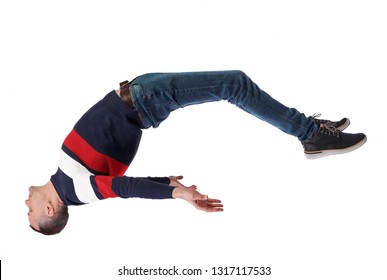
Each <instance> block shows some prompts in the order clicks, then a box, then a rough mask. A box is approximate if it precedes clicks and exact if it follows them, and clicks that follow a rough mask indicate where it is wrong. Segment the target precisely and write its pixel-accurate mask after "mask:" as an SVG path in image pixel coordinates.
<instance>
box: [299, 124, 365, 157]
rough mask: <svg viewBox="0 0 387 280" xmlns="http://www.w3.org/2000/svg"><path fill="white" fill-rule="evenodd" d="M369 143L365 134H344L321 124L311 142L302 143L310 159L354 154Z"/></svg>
mask: <svg viewBox="0 0 387 280" xmlns="http://www.w3.org/2000/svg"><path fill="white" fill-rule="evenodd" d="M366 141H367V137H366V135H365V134H363V133H356V134H351V133H344V132H341V131H340V130H338V129H337V128H336V127H334V126H333V125H331V124H330V123H325V124H320V127H319V129H318V131H317V133H316V134H315V135H314V136H313V137H312V139H310V140H309V141H305V142H302V145H303V146H304V153H305V156H306V157H307V158H308V159H315V158H320V157H324V156H329V155H336V154H344V153H348V152H352V151H354V150H356V149H357V148H359V147H361V146H362V145H363V144H364V143H365V142H366Z"/></svg>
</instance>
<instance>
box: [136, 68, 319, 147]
mask: <svg viewBox="0 0 387 280" xmlns="http://www.w3.org/2000/svg"><path fill="white" fill-rule="evenodd" d="M131 90H132V98H133V103H134V107H135V109H136V110H137V111H138V113H139V115H140V117H141V119H142V122H143V126H144V127H143V128H149V127H151V126H152V127H154V128H156V127H158V126H159V125H160V123H161V122H162V121H164V120H165V119H166V118H167V117H168V116H169V114H170V113H171V112H172V111H174V110H176V109H179V108H183V107H186V106H189V105H196V104H201V103H206V102H213V101H221V100H227V101H228V102H230V103H232V104H234V105H236V106H237V107H239V108H240V109H242V110H244V111H246V112H248V113H250V114H252V115H253V116H255V117H257V118H259V119H261V120H263V121H266V122H268V123H270V124H272V125H273V126H275V127H277V128H279V129H281V130H282V131H283V132H285V133H288V134H290V135H293V136H295V137H297V138H298V139H299V140H300V141H306V140H309V139H310V138H311V137H312V135H313V134H314V133H315V132H316V131H317V129H318V126H317V125H316V124H315V122H314V120H313V119H312V118H310V117H306V116H305V115H304V114H302V113H300V112H299V111H297V110H296V109H294V108H288V107H286V106H284V105H282V104H281V103H280V102H278V101H277V100H275V99H273V98H272V97H271V96H270V95H269V94H267V93H266V92H265V91H263V90H261V89H260V88H259V87H258V86H257V85H256V84H255V83H254V82H253V81H252V80H251V79H250V78H249V77H248V76H247V75H246V74H244V73H243V72H241V71H215V72H187V73H150V74H145V75H142V76H139V77H137V78H135V79H134V80H133V81H132V82H131Z"/></svg>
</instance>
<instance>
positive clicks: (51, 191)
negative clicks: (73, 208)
mask: <svg viewBox="0 0 387 280" xmlns="http://www.w3.org/2000/svg"><path fill="white" fill-rule="evenodd" d="M42 187H43V188H44V189H45V192H46V194H47V196H48V198H49V199H50V200H51V201H55V202H56V201H57V202H59V203H63V201H62V200H61V199H60V197H59V195H58V193H57V191H56V189H55V187H54V185H53V184H52V182H51V180H50V181H48V182H47V183H46V184H45V185H44V186H42Z"/></svg>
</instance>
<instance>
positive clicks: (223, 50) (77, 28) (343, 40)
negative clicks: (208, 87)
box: [0, 0, 387, 280]
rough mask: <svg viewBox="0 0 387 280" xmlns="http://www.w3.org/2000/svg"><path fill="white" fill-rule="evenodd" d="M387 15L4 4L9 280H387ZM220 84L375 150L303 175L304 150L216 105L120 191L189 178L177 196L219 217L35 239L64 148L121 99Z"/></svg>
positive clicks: (174, 213)
mask: <svg viewBox="0 0 387 280" xmlns="http://www.w3.org/2000/svg"><path fill="white" fill-rule="evenodd" d="M384 7H385V5H384V4H383V1H337V0H335V1H323V2H321V1H298V0H297V1H244V0H239V1H226V0H221V1H201V0H195V1H191V0H190V1H177V0H176V1H174V0H164V1H156V0H155V1H146V0H141V1H62V2H61V3H59V1H41V0H35V1H2V2H1V4H0V29H1V44H0V49H1V52H0V58H1V60H0V67H1V68H0V71H1V72H0V79H1V82H0V87H1V90H0V92H1V93H0V96H1V103H0V106H1V110H0V123H1V131H2V133H1V135H2V136H1V138H0V149H1V153H0V155H1V196H0V206H1V212H0V215H1V223H0V227H1V230H0V259H1V260H2V274H3V277H4V279H40V280H43V279H57V280H59V279H114V280H115V279H153V278H152V277H144V276H143V277H140V276H138V277H130V278H129V277H128V276H127V277H124V276H118V269H119V268H122V267H123V266H124V265H125V266H126V267H129V268H133V267H136V266H138V267H140V266H141V267H144V268H154V267H156V268H157V267H159V266H161V267H164V268H170V267H172V266H173V265H175V266H177V267H179V268H202V269H203V270H205V269H207V270H209V271H210V270H211V267H213V266H270V267H272V275H271V276H269V277H262V279H373V280H376V279H387V271H386V269H385V267H386V263H387V238H386V236H387V229H386V214H387V204H386V193H387V192H386V187H387V185H386V180H385V160H386V150H385V147H386V146H385V139H386V136H387V135H386V129H385V114H384V109H385V106H384V104H385V100H384V99H383V97H384V96H385V94H386V90H387V86H386V77H387V71H386V65H387V56H386V49H387V43H386V34H387V33H386V26H387V20H386V9H385V8H384ZM227 69H240V70H243V71H244V72H246V73H247V74H248V75H249V76H250V77H251V78H252V79H253V80H254V81H255V82H256V83H257V84H258V85H259V86H260V87H261V88H262V89H264V90H266V91H267V92H269V93H270V94H271V95H272V96H273V97H275V98H276V99H277V100H279V101H281V102H282V103H284V104H285V105H287V106H290V107H296V108H297V109H299V110H300V111H302V112H304V113H305V114H306V115H311V114H313V113H318V112H321V113H323V115H322V117H323V118H328V119H334V120H335V119H340V118H341V117H344V116H347V117H349V118H350V119H351V122H352V123H351V126H350V127H349V128H348V129H347V130H348V132H360V131H362V132H365V133H366V134H367V136H368V142H367V143H366V144H365V145H364V146H363V147H362V148H361V149H359V150H357V151H355V152H353V153H350V154H346V155H341V156H332V157H328V158H323V159H319V160H307V159H306V158H305V157H304V155H303V150H302V147H301V144H300V143H299V142H298V140H297V139H295V138H293V137H291V136H288V135H286V134H284V133H282V132H281V131H279V130H277V129H276V128H274V127H272V126H270V125H268V124H266V123H264V122H262V121H260V120H257V119H255V118H253V117H252V116H250V115H248V114H246V113H244V112H242V111H240V110H238V109H237V108H236V107H233V106H232V105H229V104H227V103H226V102H220V103H214V104H205V105H202V106H196V107H195V106H193V107H189V108H186V109H184V110H180V111H177V112H175V113H173V114H172V115H171V117H170V118H169V119H168V120H167V121H165V122H164V123H163V124H162V125H161V126H160V127H159V128H158V129H150V130H147V131H145V132H144V135H143V142H142V143H141V145H140V149H139V152H138V156H137V157H136V159H135V160H134V161H133V163H132V165H131V167H130V168H129V170H128V173H127V175H129V176H148V175H149V176H164V175H165V176H168V175H180V174H182V175H184V176H185V179H184V181H183V182H184V183H185V184H187V185H190V184H196V185H198V187H199V190H200V191H201V192H203V193H205V194H208V195H209V196H211V197H215V198H220V199H222V201H223V202H224V204H225V211H224V212H223V213H215V214H208V213H204V212H199V211H196V210H195V209H194V208H193V207H192V206H191V205H189V204H187V203H185V202H183V201H178V200H164V201H151V200H141V199H130V200H121V199H111V200H107V201H101V202H98V203H94V204H90V205H87V206H82V207H78V208H70V220H69V223H68V225H67V227H66V229H65V230H64V231H63V232H62V233H61V234H59V235H57V236H51V237H47V236H43V235H39V234H37V233H35V232H33V231H32V230H31V229H30V228H29V226H28V222H27V215H26V214H27V211H28V210H27V207H26V206H25V205H24V201H25V199H26V198H27V195H28V193H27V188H28V187H29V186H30V185H40V184H44V183H46V182H47V180H48V179H49V176H50V175H51V174H53V173H54V172H55V171H56V168H57V161H58V156H59V150H60V147H61V144H62V141H63V140H64V137H65V136H66V135H67V134H68V133H69V131H70V130H71V128H72V127H73V125H74V124H75V122H76V121H77V120H78V118H79V117H80V116H81V115H82V114H83V113H84V112H85V111H86V110H87V109H88V108H89V107H90V106H92V105H93V104H94V103H95V102H97V101H98V100H99V99H101V98H102V97H103V96H104V95H105V94H107V93H108V92H109V91H110V90H112V89H114V88H117V85H118V83H119V82H120V81H122V80H125V79H128V80H131V79H132V78H134V77H136V76H137V75H140V74H143V73H146V72H156V71H161V72H167V71H200V70H227ZM170 278H171V277H166V276H164V277H160V276H159V277H154V279H170ZM180 278H182V279H223V278H224V277H220V276H217V277H215V276H211V275H210V273H208V274H207V275H206V276H201V277H188V276H187V277H174V279H180ZM225 279H228V278H225ZM230 279H231V278H230ZM232 279H257V278H256V277H253V276H250V277H249V276H239V277H236V276H235V277H232Z"/></svg>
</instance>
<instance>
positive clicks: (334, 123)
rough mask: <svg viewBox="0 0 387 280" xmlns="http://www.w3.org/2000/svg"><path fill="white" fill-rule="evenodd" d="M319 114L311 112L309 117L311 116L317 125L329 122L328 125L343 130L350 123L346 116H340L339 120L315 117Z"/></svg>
mask: <svg viewBox="0 0 387 280" xmlns="http://www.w3.org/2000/svg"><path fill="white" fill-rule="evenodd" d="M320 116H321V114H313V115H312V116H311V118H313V119H314V121H315V122H316V123H317V124H318V125H320V124H326V123H330V126H333V127H335V128H336V129H338V130H340V131H343V130H344V129H346V128H347V127H348V126H349V125H350V123H351V122H350V121H349V119H348V118H342V119H341V120H340V121H330V120H323V119H317V118H318V117H320Z"/></svg>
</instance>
